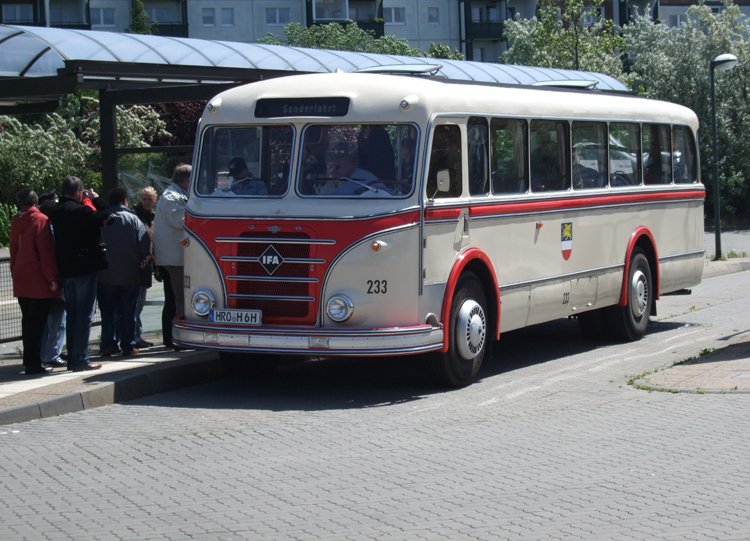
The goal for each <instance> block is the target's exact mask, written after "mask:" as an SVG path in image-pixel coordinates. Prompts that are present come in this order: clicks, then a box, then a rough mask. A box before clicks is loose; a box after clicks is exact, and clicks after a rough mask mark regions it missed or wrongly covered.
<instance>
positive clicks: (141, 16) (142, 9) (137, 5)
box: [126, 0, 154, 34]
mask: <svg viewBox="0 0 750 541" xmlns="http://www.w3.org/2000/svg"><path fill="white" fill-rule="evenodd" d="M126 30H127V32H130V33H131V34H153V32H154V25H153V24H151V22H150V21H149V20H148V14H147V13H146V6H145V5H144V4H143V0H131V2H130V26H129V27H128V28H127V29H126Z"/></svg>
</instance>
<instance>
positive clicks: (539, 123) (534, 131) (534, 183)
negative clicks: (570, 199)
mask: <svg viewBox="0 0 750 541" xmlns="http://www.w3.org/2000/svg"><path fill="white" fill-rule="evenodd" d="M569 134H570V129H569V126H568V123H567V122H565V121H563V120H532V121H531V190H532V191H535V192H549V191H557V190H567V189H568V188H569V187H570V165H569V164H570V143H569V140H570V137H569Z"/></svg>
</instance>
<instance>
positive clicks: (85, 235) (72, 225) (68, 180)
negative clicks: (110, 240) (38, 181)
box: [50, 175, 110, 372]
mask: <svg viewBox="0 0 750 541" xmlns="http://www.w3.org/2000/svg"><path fill="white" fill-rule="evenodd" d="M60 193H61V195H62V197H61V199H60V202H59V203H57V205H55V206H54V208H52V209H51V210H50V218H51V220H52V227H53V228H54V231H55V255H56V257H57V266H58V268H59V270H60V277H61V278H62V285H63V295H64V297H65V312H66V342H67V346H68V370H71V371H73V372H80V371H82V370H96V369H98V368H101V367H102V365H101V364H99V363H94V362H91V361H89V336H90V334H91V322H92V321H93V319H94V306H95V302H96V275H97V273H98V272H99V271H100V270H102V269H104V268H106V266H107V257H106V247H105V246H103V245H102V244H101V228H102V225H103V224H104V223H105V222H106V221H107V220H108V219H109V216H110V212H109V210H108V209H107V205H106V203H105V202H104V200H103V199H102V198H101V197H99V196H98V194H97V193H96V192H94V191H93V190H85V189H84V187H83V182H82V181H81V179H80V178H78V177H75V176H72V175H71V176H67V177H65V179H64V180H63V182H62V186H61V188H60ZM84 198H90V199H91V200H92V204H93V205H94V207H95V208H96V209H97V210H96V211H93V210H91V208H90V207H88V206H86V205H84V204H83V200H84Z"/></svg>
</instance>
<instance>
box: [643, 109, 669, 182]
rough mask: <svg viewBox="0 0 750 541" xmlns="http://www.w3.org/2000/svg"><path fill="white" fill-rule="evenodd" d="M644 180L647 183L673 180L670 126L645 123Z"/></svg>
mask: <svg viewBox="0 0 750 541" xmlns="http://www.w3.org/2000/svg"><path fill="white" fill-rule="evenodd" d="M643 182H644V183H646V184H670V183H671V182H672V150H671V141H670V136H669V126H665V125H663V124H644V125H643Z"/></svg>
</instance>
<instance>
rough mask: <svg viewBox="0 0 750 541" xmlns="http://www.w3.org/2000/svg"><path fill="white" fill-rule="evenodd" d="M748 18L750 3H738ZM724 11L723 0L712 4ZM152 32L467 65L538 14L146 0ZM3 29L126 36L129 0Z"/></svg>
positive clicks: (354, 3)
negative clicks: (397, 46)
mask: <svg viewBox="0 0 750 541" xmlns="http://www.w3.org/2000/svg"><path fill="white" fill-rule="evenodd" d="M735 1H736V3H737V4H738V5H739V6H740V7H741V9H742V10H743V12H745V13H746V15H748V16H750V0H735ZM695 3H697V0H605V1H604V3H603V5H602V6H601V7H600V8H599V11H600V14H601V16H603V17H606V18H609V19H612V20H613V21H614V22H615V23H616V24H618V25H623V24H627V21H628V20H629V19H631V18H632V17H633V16H634V15H635V14H636V13H641V14H646V13H650V14H651V16H652V17H654V18H658V19H660V20H662V21H664V22H665V23H667V24H670V25H671V26H676V25H679V24H680V23H681V22H682V20H684V15H685V12H686V11H687V9H688V7H690V5H693V4H695ZM705 3H706V4H707V5H709V6H711V7H712V9H715V10H716V11H719V10H721V9H724V5H723V4H722V3H721V2H720V1H719V0H706V2H705ZM144 5H145V9H146V13H147V15H148V18H149V20H150V21H151V22H152V24H153V25H154V33H156V34H159V35H163V36H177V37H192V38H201V39H218V40H226V41H241V42H248V43H252V42H257V41H259V40H261V39H262V38H263V37H264V36H266V35H267V34H273V35H276V36H278V37H283V30H284V26H285V25H286V24H288V23H290V22H298V23H300V24H303V25H306V26H311V25H316V24H325V23H330V22H339V23H342V24H347V22H348V21H355V22H356V23H357V24H358V26H360V27H361V28H366V29H368V30H372V31H373V32H374V33H375V35H377V36H382V35H386V34H387V35H393V36H395V37H397V38H400V39H403V40H406V41H407V42H408V43H409V44H410V45H411V46H413V47H418V48H420V49H427V48H428V47H429V46H430V44H431V43H442V44H445V45H448V46H450V47H451V48H453V49H460V50H461V51H463V52H464V54H465V56H466V58H467V59H468V60H477V61H487V62H495V61H497V59H498V57H499V56H500V54H501V53H502V52H503V51H504V50H505V41H504V39H503V31H504V24H505V22H506V21H508V20H512V19H513V18H514V17H516V16H518V17H521V18H530V17H533V16H534V13H535V11H536V7H537V0H484V1H479V0H144ZM0 7H1V8H2V10H1V11H0V23H7V24H23V25H41V26H55V27H61V28H81V29H90V30H103V31H111V32H125V31H127V29H128V28H129V26H130V24H131V0H0Z"/></svg>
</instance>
